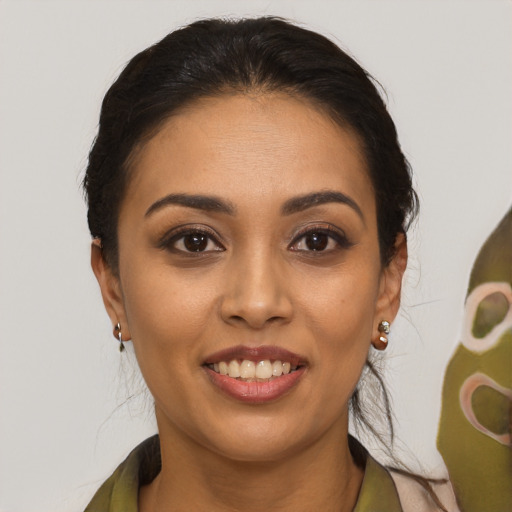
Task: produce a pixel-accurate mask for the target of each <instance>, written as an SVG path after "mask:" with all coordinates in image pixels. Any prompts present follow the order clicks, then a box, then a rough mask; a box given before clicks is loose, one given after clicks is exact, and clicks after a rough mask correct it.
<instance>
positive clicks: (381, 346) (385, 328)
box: [373, 320, 390, 350]
mask: <svg viewBox="0 0 512 512" xmlns="http://www.w3.org/2000/svg"><path fill="white" fill-rule="evenodd" d="M377 329H378V331H379V333H380V336H379V338H378V339H377V340H376V341H375V342H374V343H373V346H374V347H375V348H376V349H377V350H385V349H386V347H387V346H388V338H387V335H388V334H389V331H390V328H389V322H388V321H387V320H382V322H380V324H379V326H378V328H377Z"/></svg>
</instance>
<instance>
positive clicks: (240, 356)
mask: <svg viewBox="0 0 512 512" xmlns="http://www.w3.org/2000/svg"><path fill="white" fill-rule="evenodd" d="M203 368H204V369H205V371H206V373H207V374H208V377H209V378H210V381H211V382H212V383H213V384H214V385H215V386H216V387H217V388H218V389H220V390H221V391H223V392H224V393H226V394H227V395H229V396H230V397H232V398H236V399H237V400H241V401H244V402H251V403H264V402H268V401H273V400H276V399H278V398H280V397H281V396H283V395H285V394H287V393H288V392H289V391H290V390H291V389H292V388H294V387H295V386H296V385H297V383H298V382H299V380H300V378H301V377H302V376H303V375H304V373H305V370H306V368H307V361H306V359H305V358H302V357H301V356H299V355H297V354H294V353H293V352H290V351H288V350H285V349H282V348H279V347H275V346H262V347H256V348H250V347H245V346H242V345H239V346H237V347H232V348H230V349H227V350H223V351H220V352H217V353H215V354H212V355H210V356H209V357H208V358H207V360H206V361H205V362H204V364H203Z"/></svg>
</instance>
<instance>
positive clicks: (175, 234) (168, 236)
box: [158, 224, 225, 248]
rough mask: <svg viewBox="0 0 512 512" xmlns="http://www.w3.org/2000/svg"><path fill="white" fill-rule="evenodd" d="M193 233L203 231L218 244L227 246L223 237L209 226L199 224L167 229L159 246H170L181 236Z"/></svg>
mask: <svg viewBox="0 0 512 512" xmlns="http://www.w3.org/2000/svg"><path fill="white" fill-rule="evenodd" d="M191 233H202V234H204V235H207V236H208V237H210V238H211V239H212V240H213V241H214V242H215V243H216V244H217V245H220V246H221V247H223V248H225V247H224V246H225V243H224V242H223V241H222V237H221V236H219V234H218V233H217V232H216V231H215V230H213V229H212V228H210V227H208V226H199V225H195V224H184V225H182V226H176V227H174V228H172V229H170V230H169V231H167V232H166V233H165V234H164V235H163V236H162V237H160V242H159V243H158V246H159V247H161V248H166V247H168V246H169V244H170V243H171V242H175V241H177V240H179V239H180V238H182V237H184V236H186V235H187V234H191Z"/></svg>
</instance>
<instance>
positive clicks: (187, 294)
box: [122, 265, 215, 371]
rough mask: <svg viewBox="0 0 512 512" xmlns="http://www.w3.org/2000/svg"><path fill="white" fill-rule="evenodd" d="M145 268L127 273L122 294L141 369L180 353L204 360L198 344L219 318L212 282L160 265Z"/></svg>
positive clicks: (189, 359)
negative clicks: (209, 327) (212, 320)
mask: <svg viewBox="0 0 512 512" xmlns="http://www.w3.org/2000/svg"><path fill="white" fill-rule="evenodd" d="M140 268H144V271H143V272H140V270H139V272H135V271H133V272H130V271H129V269H127V270H128V272H127V276H126V278H124V280H123V293H124V301H125V309H126V314H127V319H128V323H129V327H130V333H131V335H132V339H133V343H134V346H135V349H136V352H137V359H138V360H139V364H140V366H141V369H142V370H143V371H144V366H145V364H146V361H147V362H148V364H151V366H152V368H153V366H154V365H155V363H156V364H157V365H159V364H162V365H163V364H165V363H164V362H165V360H167V361H168V360H169V359H173V358H175V357H178V355H179V356H180V358H186V359H187V360H188V361H191V362H193V361H195V360H196V359H198V358H199V356H198V343H197V342H198V340H200V339H201V338H202V337H204V333H205V332H206V331H207V330H208V324H209V322H210V320H211V318H212V316H213V314H214V311H213V310H214V309H215V298H214V294H215V286H214V285H213V283H212V278H211V277H210V276H208V275H204V274H203V275H202V276H200V275H199V274H198V275H197V276H191V275H190V273H189V274H185V273H184V272H183V271H181V272H180V271H173V270H172V269H170V268H169V267H164V266H162V267H160V266H159V265H147V266H145V267H140ZM122 279H123V278H122ZM159 361H160V362H159ZM152 371H153V370H152Z"/></svg>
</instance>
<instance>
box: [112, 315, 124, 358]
mask: <svg viewBox="0 0 512 512" xmlns="http://www.w3.org/2000/svg"><path fill="white" fill-rule="evenodd" d="M116 333H117V336H116ZM114 337H116V338H117V339H118V340H119V352H122V351H123V350H124V343H123V335H122V333H121V324H120V323H119V322H117V325H116V326H115V327H114Z"/></svg>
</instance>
